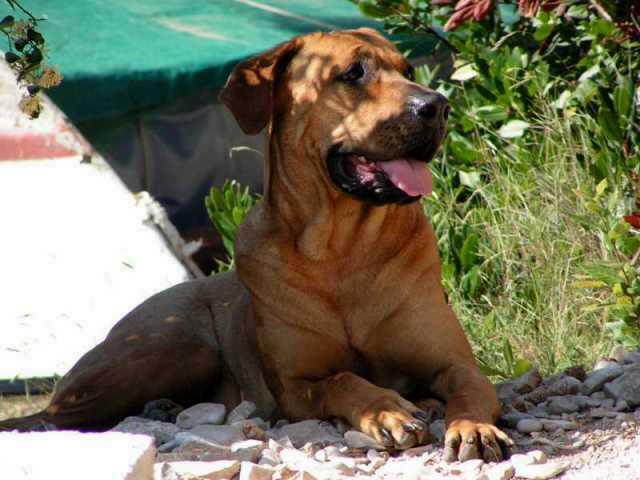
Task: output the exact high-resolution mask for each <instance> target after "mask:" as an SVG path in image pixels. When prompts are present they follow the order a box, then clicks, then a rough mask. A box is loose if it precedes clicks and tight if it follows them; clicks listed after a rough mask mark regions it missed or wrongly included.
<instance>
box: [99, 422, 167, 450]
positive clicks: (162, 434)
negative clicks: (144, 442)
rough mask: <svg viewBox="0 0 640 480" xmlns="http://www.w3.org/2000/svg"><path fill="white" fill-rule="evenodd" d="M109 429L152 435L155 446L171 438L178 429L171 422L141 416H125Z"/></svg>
mask: <svg viewBox="0 0 640 480" xmlns="http://www.w3.org/2000/svg"><path fill="white" fill-rule="evenodd" d="M111 431H112V432H122V433H134V434H138V435H148V436H150V437H153V439H154V441H155V444H156V446H160V445H162V444H163V443H167V442H169V441H171V440H173V437H174V436H175V435H176V434H177V433H178V431H179V429H178V427H176V426H175V425H174V424H173V423H167V422H158V421H155V420H148V419H146V418H141V417H127V418H125V419H124V420H123V421H122V422H120V423H119V424H118V425H116V426H115V427H113V428H112V429H111Z"/></svg>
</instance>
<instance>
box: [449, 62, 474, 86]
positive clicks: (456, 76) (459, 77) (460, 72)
mask: <svg viewBox="0 0 640 480" xmlns="http://www.w3.org/2000/svg"><path fill="white" fill-rule="evenodd" d="M477 75H478V72H477V71H476V69H475V67H474V66H473V64H471V63H468V64H467V65H465V66H463V67H460V68H458V69H457V70H456V71H455V72H453V74H452V75H451V80H455V81H457V82H466V81H467V80H471V79H472V78H474V77H476V76H477Z"/></svg>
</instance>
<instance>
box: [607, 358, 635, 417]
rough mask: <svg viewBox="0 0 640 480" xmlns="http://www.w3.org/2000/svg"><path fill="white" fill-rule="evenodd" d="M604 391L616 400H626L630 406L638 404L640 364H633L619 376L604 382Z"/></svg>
mask: <svg viewBox="0 0 640 480" xmlns="http://www.w3.org/2000/svg"><path fill="white" fill-rule="evenodd" d="M604 392H605V393H606V394H607V395H608V396H609V397H612V398H615V399H616V400H618V401H619V400H624V401H626V402H627V404H628V405H629V407H631V408H633V407H636V406H637V405H640V365H633V366H632V367H631V368H628V369H627V370H626V371H625V372H624V373H623V374H622V375H621V376H619V377H618V378H616V379H615V380H613V381H612V382H609V383H606V384H605V386H604Z"/></svg>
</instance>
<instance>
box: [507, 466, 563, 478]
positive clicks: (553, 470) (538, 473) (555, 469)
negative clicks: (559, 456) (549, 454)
mask: <svg viewBox="0 0 640 480" xmlns="http://www.w3.org/2000/svg"><path fill="white" fill-rule="evenodd" d="M568 468H569V464H567V463H559V462H548V463H542V464H538V465H522V466H517V467H516V476H518V477H522V478H525V479H527V480H546V479H548V478H553V477H555V476H557V475H560V474H561V473H562V472H564V471H565V470H567V469H568Z"/></svg>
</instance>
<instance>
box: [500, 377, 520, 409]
mask: <svg viewBox="0 0 640 480" xmlns="http://www.w3.org/2000/svg"><path fill="white" fill-rule="evenodd" d="M495 389H496V394H497V395H498V399H499V400H500V401H501V402H503V403H505V404H507V405H509V404H511V403H512V402H513V400H514V399H515V398H518V397H519V395H518V393H516V391H515V389H514V387H513V381H506V382H499V383H496V384H495Z"/></svg>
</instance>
